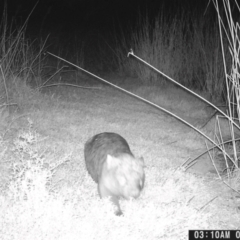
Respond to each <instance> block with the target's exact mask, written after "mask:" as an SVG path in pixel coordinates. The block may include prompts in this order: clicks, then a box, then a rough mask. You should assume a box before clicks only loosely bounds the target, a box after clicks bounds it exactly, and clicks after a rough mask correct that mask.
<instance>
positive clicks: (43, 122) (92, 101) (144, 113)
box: [1, 76, 239, 239]
mask: <svg viewBox="0 0 240 240" xmlns="http://www.w3.org/2000/svg"><path fill="white" fill-rule="evenodd" d="M106 78H108V79H109V80H110V79H111V78H113V77H112V76H107V77H106ZM115 78H117V77H115ZM114 80H115V81H116V82H119V80H118V79H114ZM134 81H136V80H135V79H123V80H122V84H121V86H123V87H124V88H125V89H128V90H130V91H132V92H134V93H136V94H138V95H140V96H142V97H146V98H147V99H149V100H151V101H153V102H154V103H156V104H159V105H160V106H162V107H164V108H166V109H168V110H169V111H171V112H173V113H175V114H177V115H178V116H180V117H182V118H184V119H185V120H186V121H188V122H189V123H191V124H192V125H194V126H195V127H198V128H201V127H202V126H203V125H205V123H207V125H206V126H205V127H204V128H203V131H204V132H205V133H206V134H208V136H211V137H212V136H213V134H214V123H213V120H210V121H208V120H209V116H211V114H212V113H213V110H212V109H210V108H209V107H208V106H207V105H206V104H205V103H202V102H201V101H199V100H197V99H196V98H195V97H193V96H191V95H189V94H187V93H186V92H185V91H182V90H181V89H179V88H176V87H173V86H168V87H160V86H158V87H147V86H136V85H135V84H134ZM87 85H88V86H91V87H93V88H91V89H83V88H74V87H66V86H65V87H60V86H59V87H52V88H46V89H44V90H43V92H42V94H41V96H39V98H41V101H40V100H36V99H37V97H36V99H35V101H32V107H31V108H30V109H24V110H23V111H22V112H20V113H18V114H16V113H15V115H14V117H10V116H7V118H6V119H8V122H9V119H10V118H11V120H12V121H13V123H12V124H11V127H10V128H9V131H8V132H7V133H6V134H5V138H6V139H9V141H10V139H12V138H14V137H16V136H17V133H18V130H19V129H20V128H23V129H24V128H27V127H26V126H27V121H29V119H31V122H32V127H33V129H35V130H36V132H37V133H39V134H40V136H41V138H42V142H43V145H44V147H46V148H49V149H51V150H49V151H51V152H54V157H52V158H51V160H49V162H48V164H51V162H54V161H55V162H56V161H58V160H59V159H61V158H63V156H65V155H68V157H66V158H68V161H66V162H64V164H60V165H59V167H57V168H56V169H55V170H56V171H55V173H54V175H53V177H52V180H51V184H52V186H54V190H55V191H56V192H58V193H59V194H63V195H64V194H66V192H68V191H69V189H78V190H79V189H82V188H81V187H80V186H83V187H86V186H87V187H88V188H90V189H91V190H90V193H89V191H88V193H86V198H88V196H89V194H90V198H91V200H92V199H93V200H92V201H93V202H94V201H95V202H94V204H96V201H98V196H97V191H96V189H97V188H96V184H95V183H93V182H92V181H91V179H90V177H89V176H88V175H87V173H86V169H85V164H84V157H83V146H84V143H85V142H86V141H87V140H88V139H89V138H90V137H92V136H93V135H94V134H97V133H100V132H115V133H118V134H120V135H122V136H123V137H124V138H125V139H126V140H127V141H128V143H129V145H130V147H131V150H132V152H133V153H134V154H135V155H136V156H139V157H140V156H143V157H144V160H145V165H146V186H145V190H144V192H143V194H142V196H141V197H140V199H139V201H137V203H136V204H141V199H142V201H143V202H144V204H145V205H144V207H143V206H142V208H143V209H144V208H145V207H146V206H148V207H147V208H150V209H151V207H150V206H152V204H158V205H159V206H161V207H160V209H159V210H156V213H155V212H154V216H155V214H156V216H157V214H159V215H158V217H156V218H155V220H153V221H154V224H156V225H152V227H153V228H154V226H157V225H159V224H160V223H159V222H158V220H157V219H159V217H160V215H162V216H163V215H164V216H165V215H166V218H168V217H169V216H171V217H172V218H173V219H175V220H174V221H176V222H175V223H174V224H175V225H174V226H175V228H178V229H181V228H180V227H179V226H180V225H179V223H180V222H182V221H183V219H181V217H179V216H182V217H183V218H184V219H190V218H191V217H193V215H194V216H195V220H194V223H193V224H192V225H191V221H190V220H189V221H188V220H187V221H185V222H184V223H182V227H183V229H184V230H186V229H191V228H199V229H201V228H208V227H209V228H220V229H221V228H222V229H224V228H225V229H234V228H235V229H237V228H238V225H237V224H238V223H237V222H238V221H239V218H238V217H237V216H238V214H237V213H238V211H239V209H238V206H239V204H238V200H237V199H236V198H235V195H232V192H231V190H229V188H227V187H226V186H225V185H224V184H222V183H221V181H219V180H218V179H217V174H216V172H215V170H214V168H213V166H212V163H211V161H210V159H209V157H208V155H207V154H205V155H203V156H202V157H201V158H199V159H198V161H197V163H196V164H195V165H194V166H193V167H191V168H189V169H188V170H187V171H185V172H181V171H180V172H179V170H177V168H178V167H179V166H181V165H182V164H183V163H184V162H185V161H187V160H188V159H194V158H195V157H196V156H198V155H199V154H201V153H202V152H204V151H205V150H206V145H205V139H204V138H203V137H202V136H200V135H199V134H198V133H196V132H195V131H194V130H192V129H191V128H189V127H188V126H186V125H184V124H183V123H181V122H179V121H178V120H176V119H175V118H173V117H171V116H169V115H168V114H166V113H163V112H162V111H160V110H159V109H156V108H155V107H152V106H150V105H148V104H146V103H144V102H141V101H139V100H137V99H135V98H133V97H131V96H129V95H127V94H125V93H123V92H121V91H118V90H116V89H114V88H112V87H109V86H106V85H102V84H95V85H92V84H87ZM16 115H17V116H16ZM8 117H9V118H8ZM6 121H7V120H6ZM4 124H5V125H6V122H5V123H4V122H3V124H2V125H4ZM46 154H47V153H46V152H44V153H43V155H46ZM9 166H10V165H8V164H1V170H2V172H5V175H4V177H3V175H2V185H1V186H2V188H3V185H4V184H7V182H8V181H9V179H10V177H8V175H7V172H8V171H5V170H6V169H7V168H8V167H9ZM3 169H5V170H4V171H3ZM3 183H4V184H3ZM4 186H5V185H4ZM84 189H85V188H84ZM84 191H85V190H84ZM165 194H167V195H166V196H165ZM173 195H174V197H173ZM159 196H162V197H163V198H162V199H161V197H159ZM68 197H69V196H68ZM154 198H155V200H153V199H154ZM165 198H166V199H168V200H167V202H168V203H166V202H162V201H163V199H165ZM216 198H217V199H218V200H217V201H216V200H215V199H216ZM96 199H97V200H96ZM192 199H194V200H192ZM155 201H156V202H155ZM158 201H159V202H158ZM180 203H181V204H182V205H181V204H180ZM97 204H98V203H97ZM122 204H123V208H124V210H125V212H126V215H127V214H128V209H129V205H128V204H129V203H128V202H126V201H124V202H123V203H122ZM162 204H164V206H163V205H162ZM166 204H167V205H166ZM168 204H169V207H170V205H171V207H170V208H169V209H172V208H173V209H175V210H174V211H176V206H178V207H177V208H179V209H182V211H183V212H184V213H175V212H171V211H170V210H169V209H168V207H167V206H168ZM172 204H173V206H172ZM174 204H175V207H174ZM179 204H180V205H181V206H180V205H179ZM135 207H138V205H136V206H135ZM183 207H184V209H185V207H187V209H185V210H183ZM78 208H79V207H78ZM78 208H77V209H78ZM133 208H134V207H133ZM77 209H76V211H78V210H77ZM163 209H164V210H163ZM196 209H197V212H191V211H193V210H194V211H196ZM205 209H206V210H205ZM220 209H221V210H220ZM148 210H149V209H148ZM165 210H166V212H165ZM99 211H100V210H99ZM141 211H144V210H141ZM141 211H139V214H141ZM149 211H150V210H149ZM154 211H155V210H154ZM169 211H170V213H169ZM187 212H189V214H190V216H191V217H190V216H189V215H188V213H187ZM209 212H210V213H211V214H210V215H211V216H210V215H209ZM230 212H231V213H232V214H231V217H230V216H227V215H228V214H229V213H230ZM142 214H145V213H142ZM174 214H176V216H175V218H174ZM178 214H179V215H178ZM198 214H199V215H198ZM201 214H203V215H201ZM99 216H101V213H100V215H99ZM132 216H134V214H133V215H132ZM149 216H153V215H151V213H149ZM213 216H214V217H213ZM113 217H115V216H113ZM99 218H100V219H101V217H99ZM138 218H139V216H138ZM172 218H171V219H172ZM178 218H179V222H178V220H176V219H178ZM196 218H197V219H199V222H198V221H196ZM200 218H202V220H201V219H200ZM133 219H134V218H133ZM171 219H169V225H168V227H170V226H171ZM128 220H129V219H128ZM109 221H110V222H111V221H112V220H109ZM134 221H135V220H134ZM161 221H162V220H161ZM202 221H204V223H203V222H202ZM146 222H148V220H146ZM146 222H144V224H146ZM107 224H109V223H107ZM115 224H118V223H115ZM161 224H162V223H161ZM139 226H140V225H139ZM168 227H166V228H165V230H166V231H169V229H168ZM141 228H142V227H141ZM175 228H174V229H175ZM156 229H157V228H156ZM156 229H154V230H153V231H155V230H156ZM167 229H168V230H167ZM184 230H181V231H180V230H174V231H173V235H171V234H170V235H171V236H168V237H166V232H165V233H159V232H158V233H156V235H155V236H154V237H153V236H152V238H151V239H161V238H165V239H176V238H175V237H176V236H178V235H179V234H180V235H181V234H182V235H181V236H186V234H187V233H186V231H185V232H183V231H184ZM134 231H137V230H136V229H135V230H133V232H134ZM146 231H148V230H146ZM156 231H158V230H156ZM180 235H179V236H180ZM133 236H134V235H133ZM157 236H158V237H157ZM164 236H165V237H164ZM174 236H175V237H174ZM111 237H113V236H112V235H111ZM141 237H142V238H138V239H146V236H145V235H144V234H143V235H141ZM13 239H14V238H13ZM39 239H41V238H39ZM52 239H58V238H52ZM68 239H71V238H68ZM72 239H75V238H72ZM89 239H91V238H89ZM129 239H131V238H129Z"/></svg>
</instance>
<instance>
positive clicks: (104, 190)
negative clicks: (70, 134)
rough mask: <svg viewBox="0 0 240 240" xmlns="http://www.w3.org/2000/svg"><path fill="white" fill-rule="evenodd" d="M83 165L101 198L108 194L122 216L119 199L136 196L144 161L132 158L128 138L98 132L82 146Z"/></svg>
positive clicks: (141, 177)
mask: <svg viewBox="0 0 240 240" xmlns="http://www.w3.org/2000/svg"><path fill="white" fill-rule="evenodd" d="M84 157H85V163H86V168H87V171H88V173H89V174H90V176H91V177H92V178H93V180H94V181H95V182H96V183H97V184H98V193H99V195H100V197H101V198H103V197H110V200H111V201H112V202H113V204H114V205H115V206H116V207H117V211H116V212H115V214H116V215H118V216H119V215H122V214H123V213H122V211H121V208H120V205H119V199H120V198H124V199H129V198H137V197H139V195H140V193H141V191H142V189H143V187H144V181H145V173H144V160H143V158H142V157H141V158H135V157H134V155H133V154H132V152H131V150H130V147H129V145H128V143H127V141H126V140H125V139H124V138H123V137H121V136H120V135H118V134H116V133H110V132H109V133H108V132H105V133H100V134H97V135H95V136H93V137H92V138H91V139H89V140H88V141H87V142H86V144H85V146H84Z"/></svg>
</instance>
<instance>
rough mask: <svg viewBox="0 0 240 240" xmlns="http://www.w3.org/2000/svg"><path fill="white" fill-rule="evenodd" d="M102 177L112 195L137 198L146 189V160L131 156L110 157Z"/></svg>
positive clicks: (105, 164)
mask: <svg viewBox="0 0 240 240" xmlns="http://www.w3.org/2000/svg"><path fill="white" fill-rule="evenodd" d="M104 175H105V176H104ZM101 177H102V178H103V179H102V180H103V182H102V183H103V184H105V187H106V188H107V189H108V191H109V193H111V195H113V196H117V197H123V198H125V199H129V198H137V197H139V195H140V193H141V191H142V189H143V187H144V181H145V174H144V160H143V158H139V159H137V158H134V157H133V156H131V155H129V154H122V155H120V156H118V157H113V156H111V155H108V156H107V159H106V161H105V163H104V166H103V172H102V176H101ZM105 177H106V178H105ZM104 178H105V179H104Z"/></svg>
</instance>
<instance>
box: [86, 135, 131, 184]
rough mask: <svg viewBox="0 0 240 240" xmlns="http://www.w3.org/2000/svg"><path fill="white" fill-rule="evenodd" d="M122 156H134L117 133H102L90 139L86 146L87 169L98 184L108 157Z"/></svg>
mask: <svg viewBox="0 0 240 240" xmlns="http://www.w3.org/2000/svg"><path fill="white" fill-rule="evenodd" d="M122 154H129V155H131V156H133V154H132V152H131V150H130V147H129V145H128V143H127V141H126V140H125V139H124V138H123V137H121V136H120V135H118V134H116V133H109V132H105V133H100V134H97V135H95V136H93V137H92V138H91V139H89V140H88V141H87V142H86V144H85V146H84V157H85V163H86V168H87V171H88V173H89V174H90V176H91V177H92V178H93V180H94V181H95V182H97V183H98V181H99V177H100V176H101V172H102V167H103V163H104V162H105V161H106V158H107V155H111V156H113V157H118V156H120V155H122Z"/></svg>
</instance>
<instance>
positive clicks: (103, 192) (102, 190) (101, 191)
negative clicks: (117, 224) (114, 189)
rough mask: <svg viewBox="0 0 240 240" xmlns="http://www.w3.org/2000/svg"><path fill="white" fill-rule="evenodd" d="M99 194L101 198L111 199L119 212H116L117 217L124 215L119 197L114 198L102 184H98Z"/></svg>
mask: <svg viewBox="0 0 240 240" xmlns="http://www.w3.org/2000/svg"><path fill="white" fill-rule="evenodd" d="M98 193H99V196H100V197H101V198H104V197H110V201H111V202H112V203H113V205H114V206H116V207H117V210H116V211H115V214H116V215H117V216H121V215H122V214H123V213H122V211H121V208H120V205H119V197H116V196H113V195H112V193H111V192H110V191H109V190H108V189H107V188H106V187H105V186H104V185H103V184H101V183H98Z"/></svg>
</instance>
